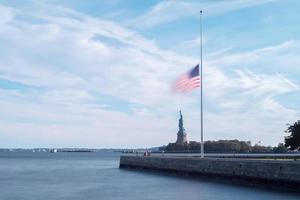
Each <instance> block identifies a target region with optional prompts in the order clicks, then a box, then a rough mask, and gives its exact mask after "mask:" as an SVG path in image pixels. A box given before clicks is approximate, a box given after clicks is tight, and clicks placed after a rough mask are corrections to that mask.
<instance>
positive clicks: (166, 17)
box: [129, 0, 278, 28]
mask: <svg viewBox="0 0 300 200" xmlns="http://www.w3.org/2000/svg"><path fill="white" fill-rule="evenodd" d="M274 1H278V0H261V1H256V0H231V1H201V2H197V1H161V2H159V3H158V4H156V5H155V6H154V7H152V8H151V9H150V10H149V11H148V12H146V13H145V14H143V15H141V16H139V17H138V18H136V19H134V20H131V21H129V24H130V25H133V26H136V27H144V28H149V27H153V26H156V25H159V24H164V23H168V22H171V21H175V20H178V19H183V18H190V17H192V18H195V17H198V18H199V11H200V10H203V11H204V13H205V16H216V15H221V14H224V13H227V12H230V11H234V10H239V9H243V8H247V7H252V6H258V5H262V4H267V3H271V2H274ZM197 14H198V15H197Z"/></svg>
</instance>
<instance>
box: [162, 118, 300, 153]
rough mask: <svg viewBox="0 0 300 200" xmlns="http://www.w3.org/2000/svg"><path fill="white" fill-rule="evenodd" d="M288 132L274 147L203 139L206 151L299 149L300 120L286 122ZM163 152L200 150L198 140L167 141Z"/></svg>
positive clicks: (280, 151)
mask: <svg viewBox="0 0 300 200" xmlns="http://www.w3.org/2000/svg"><path fill="white" fill-rule="evenodd" d="M285 132H286V133H288V134H290V135H289V136H286V137H285V138H284V143H279V144H278V145H277V146H276V147H271V146H263V145H260V144H255V145H252V144H251V142H250V141H239V140H218V141H205V142H204V146H205V150H204V151H205V152H206V153H287V152H291V151H299V150H300V120H298V121H297V122H295V123H294V124H288V128H287V130H286V131H285ZM159 150H160V151H165V152H200V142H196V141H190V142H189V143H185V144H177V143H169V144H168V145H167V146H163V147H160V148H159Z"/></svg>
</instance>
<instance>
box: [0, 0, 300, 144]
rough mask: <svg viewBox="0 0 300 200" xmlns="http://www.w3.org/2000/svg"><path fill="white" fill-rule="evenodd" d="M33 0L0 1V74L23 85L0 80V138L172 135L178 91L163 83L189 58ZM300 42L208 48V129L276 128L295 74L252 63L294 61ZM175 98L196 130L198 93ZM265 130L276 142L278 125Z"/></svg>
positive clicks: (151, 139)
mask: <svg viewBox="0 0 300 200" xmlns="http://www.w3.org/2000/svg"><path fill="white" fill-rule="evenodd" d="M233 2H235V4H234V5H236V4H239V5H240V4H241V1H233ZM243 2H245V1H243ZM263 2H264V3H267V2H269V1H263ZM164 4H168V3H167V2H163V3H161V6H162V8H160V9H162V10H163V9H165V8H164V6H165V5H164ZM179 4H181V3H179ZM184 4H189V3H186V2H184ZM224 4H225V3H224ZM246 4H247V5H248V6H250V5H254V4H255V5H256V4H257V3H254V1H246ZM33 7H34V10H35V12H33V11H32V10H31V9H27V10H25V9H21V8H17V7H16V8H9V7H4V6H2V7H1V12H0V19H2V21H1V22H0V42H1V45H0V79H2V80H3V81H11V82H12V83H16V84H20V85H24V88H25V87H28V88H29V89H28V90H24V89H22V88H18V87H15V88H13V89H7V88H3V87H1V85H0V87H1V88H2V89H1V90H0V110H1V113H0V123H1V126H0V133H1V134H0V142H1V143H0V145H2V146H4V145H5V144H10V145H20V146H22V145H23V146H24V145H26V144H28V145H30V146H34V145H37V144H40V145H43V146H55V145H58V146H65V145H71V146H72V145H73V146H80V145H82V146H93V147H109V146H114V147H121V146H133V147H137V146H148V145H149V146H150V145H161V144H165V143H167V142H170V141H172V140H173V139H174V135H175V133H176V131H177V130H176V129H177V126H176V123H177V118H176V112H177V107H178V104H180V101H179V100H178V99H179V98H178V99H177V97H176V96H174V95H172V94H171V93H170V88H169V86H170V83H171V82H172V81H173V79H174V77H176V76H177V75H178V74H180V73H182V72H184V71H186V70H187V69H188V68H189V66H194V65H195V63H197V61H198V59H197V58H194V57H191V56H182V55H178V54H177V53H175V52H173V51H169V50H164V49H161V48H159V47H158V45H157V44H156V41H154V40H149V39H147V38H145V37H143V36H142V35H141V34H139V33H138V32H136V31H134V30H132V29H128V28H124V27H123V26H121V25H119V24H118V23H116V22H112V21H107V20H102V19H98V18H93V17H90V16H88V15H84V14H82V13H79V12H75V11H73V10H71V9H67V8H63V7H59V6H53V5H47V4H46V5H45V4H35V3H34V5H33ZM225 7H226V6H225ZM237 7H239V8H240V6H237ZM160 9H158V10H160ZM178 9H179V8H178ZM224 9H225V8H224ZM228 9H229V8H227V10H228ZM231 9H233V8H231ZM159 12H160V11H159ZM180 12H182V11H180ZM4 19H5V20H4ZM153 19H155V17H154V18H153ZM168 20H169V19H168V18H167V20H164V18H162V22H164V21H165V22H166V21H168ZM172 20H173V19H172ZM154 24H155V23H154ZM196 39H197V38H196ZM287 49H290V51H287ZM298 52H299V48H298V42H297V41H289V42H285V43H283V44H280V45H277V46H270V47H265V48H260V49H256V50H252V51H247V52H242V53H233V52H231V51H226V52H224V53H219V54H218V56H211V57H207V58H206V59H205V71H204V73H205V74H204V80H203V81H204V82H203V84H204V89H205V90H204V94H205V103H206V104H205V122H206V123H205V124H206V131H207V132H206V133H207V136H206V137H207V139H218V138H224V137H235V138H241V137H242V136H241V135H243V137H244V136H245V138H242V139H250V140H254V139H256V136H257V135H256V134H258V133H255V134H250V135H247V134H245V133H247V132H249V130H251V129H253V127H258V128H261V133H260V134H261V135H262V137H264V138H268V137H270V136H269V134H278V133H279V132H281V130H280V127H281V126H282V124H285V122H286V121H287V120H290V119H292V118H293V117H294V116H295V115H297V113H298V111H297V110H293V109H291V108H289V107H288V106H285V105H284V104H282V103H281V102H280V101H278V100H277V99H276V97H277V96H279V95H282V94H286V93H288V92H293V91H296V90H298V83H297V82H295V81H294V80H290V79H289V77H287V76H285V74H284V73H283V72H282V71H280V70H278V72H276V71H272V70H269V71H263V70H261V71H257V68H254V67H253V66H257V65H258V64H260V63H263V64H264V67H265V68H268V67H270V66H271V63H272V61H268V59H266V58H270V57H271V58H273V60H274V59H275V57H276V69H280V67H282V66H285V65H284V64H286V63H288V62H290V64H289V67H290V70H291V71H292V70H294V71H295V70H297V69H294V68H292V67H291V66H292V65H293V64H295V63H297V62H298V60H299V59H298V60H297V58H298ZM211 55H216V54H211ZM284 60H286V61H284ZM277 61H278V62H277ZM267 64H268V65H267ZM114 102H117V103H114ZM116 104H117V105H116ZM181 106H182V108H183V109H184V113H185V116H186V123H187V124H186V126H187V127H188V130H189V137H190V138H191V139H194V140H195V139H198V134H197V133H198V131H199V123H198V121H197V120H198V118H199V113H198V93H197V92H195V93H192V94H191V95H190V96H188V97H186V98H184V104H182V105H181ZM239 120H242V121H243V122H242V123H237V121H239ZM247 120H248V122H249V123H248V122H247ZM216 121H220V123H221V124H220V126H215V125H214V123H215V122H216ZM273 122H274V123H276V124H277V125H276V127H275V126H273V125H272V123H273ZM279 122H282V124H279ZM220 127H223V130H224V131H223V132H222V130H221V128H220ZM264 132H265V133H264ZM272 132H273V133H272ZM246 136H247V137H248V138H246ZM12 138H13V139H15V141H18V142H16V143H13V142H11V141H12V140H13V139H12ZM272 138H273V139H272V142H273V143H276V142H277V141H279V140H280V134H278V136H276V137H272Z"/></svg>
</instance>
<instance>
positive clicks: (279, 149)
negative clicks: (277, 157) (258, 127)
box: [273, 143, 287, 153]
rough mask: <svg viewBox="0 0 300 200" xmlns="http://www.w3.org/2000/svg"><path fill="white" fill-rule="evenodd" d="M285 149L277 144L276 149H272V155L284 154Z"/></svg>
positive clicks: (281, 144) (280, 144)
mask: <svg viewBox="0 0 300 200" xmlns="http://www.w3.org/2000/svg"><path fill="white" fill-rule="evenodd" d="M286 152H287V148H286V147H285V146H284V144H283V143H279V144H278V146H277V147H274V148H273V153H286Z"/></svg>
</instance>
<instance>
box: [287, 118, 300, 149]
mask: <svg viewBox="0 0 300 200" xmlns="http://www.w3.org/2000/svg"><path fill="white" fill-rule="evenodd" d="M285 132H286V133H289V134H290V135H289V136H287V137H285V139H284V142H285V146H286V147H287V148H288V149H289V150H297V149H299V147H300V120H298V121H297V122H295V123H294V124H288V128H287V130H286V131H285Z"/></svg>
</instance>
